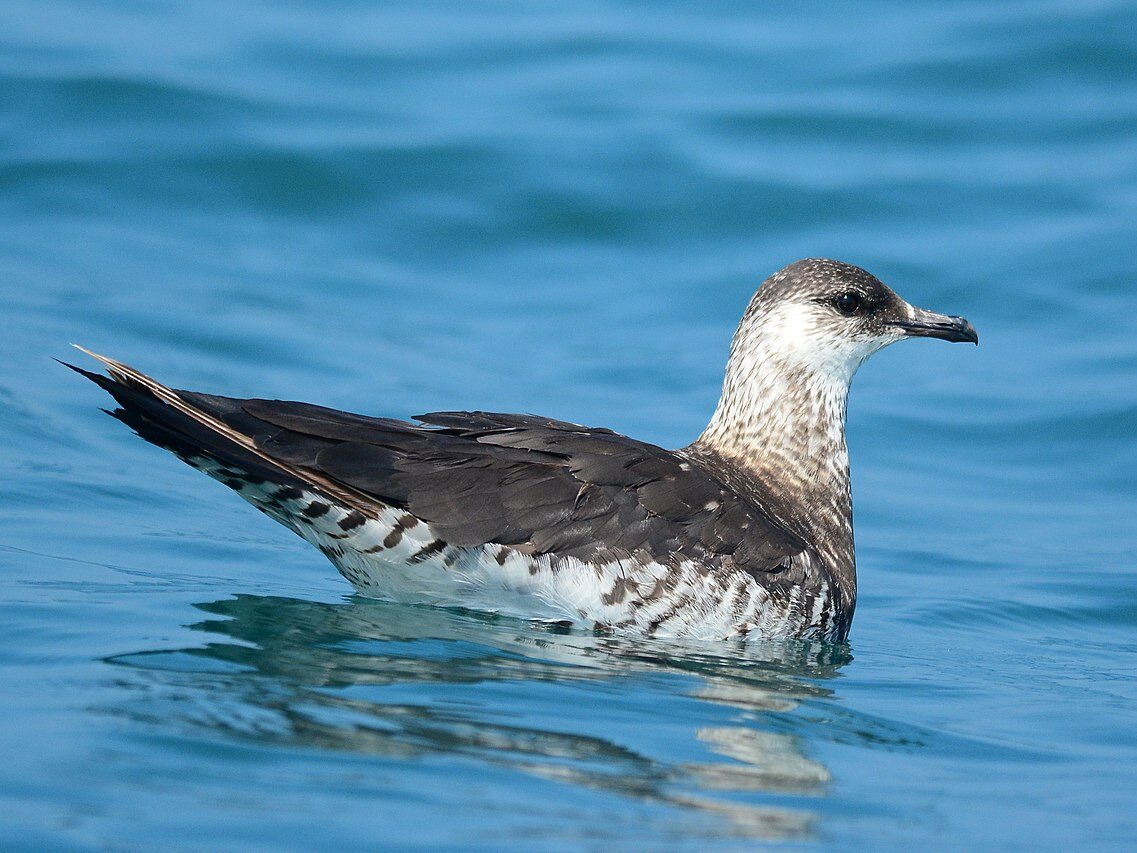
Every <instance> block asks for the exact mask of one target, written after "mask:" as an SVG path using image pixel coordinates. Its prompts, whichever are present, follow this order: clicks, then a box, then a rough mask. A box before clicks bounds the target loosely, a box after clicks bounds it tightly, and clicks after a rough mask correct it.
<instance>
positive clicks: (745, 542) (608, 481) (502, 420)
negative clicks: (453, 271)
mask: <svg viewBox="0 0 1137 853" xmlns="http://www.w3.org/2000/svg"><path fill="white" fill-rule="evenodd" d="M177 393H178V395H179V396H180V397H181V398H182V399H184V400H185V401H186V402H188V403H191V404H192V405H194V406H196V407H200V408H202V409H203V410H205V411H207V412H208V413H209V414H211V415H213V416H214V417H216V418H218V419H220V420H222V421H224V422H225V423H226V424H228V425H229V426H231V427H232V428H233V429H235V430H239V431H240V432H242V433H243V434H245V435H249V436H252V437H253V438H254V440H255V441H256V444H257V447H258V448H259V449H260V450H262V451H263V452H264V453H265V454H267V455H268V456H270V457H272V458H276V459H280V460H282V461H284V462H287V463H289V464H290V465H293V466H297V467H302V468H308V469H311V470H313V471H314V472H318V473H319V474H320V475H322V476H325V477H328V478H330V479H332V480H335V481H337V482H339V483H342V484H344V485H346V486H348V487H350V488H351V489H353V490H356V491H358V492H362V493H365V494H367V495H370V496H374V497H375V498H376V499H378V500H380V501H382V502H384V503H388V504H391V505H394V506H398V507H401V508H405V509H408V510H409V511H411V512H412V513H414V514H415V515H416V516H418V517H419V518H421V519H423V520H424V521H427V522H428V523H429V524H430V525H431V528H432V529H434V530H435V531H436V532H437V534H438V535H439V536H440V537H442V538H444V539H445V540H446V541H447V542H449V543H450V544H453V545H460V546H461V545H481V544H484V543H488V542H494V543H498V544H501V545H508V546H510V547H514V548H517V549H518V550H521V551H524V552H526V553H533V554H545V553H547V554H555V555H558V556H565V557H567V556H573V557H578V558H580V559H583V560H588V559H602V558H607V557H627V556H632V555H635V556H642V557H647V558H651V559H655V560H658V561H660V562H665V563H666V562H674V560H675V559H677V558H679V559H681V558H695V559H700V560H703V561H705V562H708V563H710V564H712V565H720V566H724V565H728V564H729V565H735V566H738V567H740V568H744V569H747V570H749V571H752V572H766V571H778V570H780V568H781V565H782V563H783V562H784V561H786V560H787V558H789V557H792V556H793V555H795V554H797V553H799V552H801V551H802V550H804V548H805V544H804V543H803V542H802V541H801V540H800V539H798V538H797V537H796V536H794V535H793V534H791V533H789V532H788V531H786V530H785V529H784V528H782V527H781V526H780V525H779V524H777V523H776V522H775V521H774V520H772V519H771V518H770V517H769V516H768V515H767V514H766V513H765V512H764V511H763V509H762V508H761V506H759V505H758V504H757V503H754V502H752V501H750V500H747V499H746V498H744V497H742V496H740V495H738V494H736V493H735V492H733V491H731V490H730V489H728V488H726V487H725V486H724V485H723V484H722V483H721V482H719V481H718V480H717V479H716V478H715V477H714V476H712V475H711V474H710V473H708V472H707V471H706V470H704V469H703V468H702V467H700V465H699V464H698V463H696V462H685V460H684V459H683V458H681V457H679V456H677V455H676V454H674V453H672V452H670V451H667V450H664V449H663V448H660V447H656V446H655V445H651V444H647V443H645V442H640V441H636V440H634V439H631V438H627V437H626V436H622V435H619V434H617V433H614V432H612V431H611V430H608V429H599V428H592V427H584V426H580V425H579V424H572V423H566V422H564V421H557V420H551V419H549V418H542V417H536V416H533V415H510V414H496V413H490V412H434V413H430V414H426V415H421V416H418V417H417V418H416V420H418V421H420V422H421V424H414V423H410V422H407V421H398V420H392V419H389V418H371V417H366V416H363V415H355V414H350V413H346V412H340V411H336V410H334V409H326V408H323V407H321V406H314V405H311V404H307V403H293V402H285V401H280V400H234V399H230V398H225V397H213V396H207V395H203V394H196V393H193V392H187V391H179V392H177Z"/></svg>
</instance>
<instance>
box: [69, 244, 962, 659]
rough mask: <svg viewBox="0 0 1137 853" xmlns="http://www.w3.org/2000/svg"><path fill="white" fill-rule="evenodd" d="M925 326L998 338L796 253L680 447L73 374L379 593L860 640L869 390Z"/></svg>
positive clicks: (121, 368)
mask: <svg viewBox="0 0 1137 853" xmlns="http://www.w3.org/2000/svg"><path fill="white" fill-rule="evenodd" d="M906 337H929V338H942V339H943V340H948V341H970V342H972V343H978V341H979V338H978V336H977V335H976V332H975V329H974V328H972V326H971V324H970V323H968V322H967V321H966V320H964V319H963V318H962V317H951V316H946V315H943V314H935V313H932V312H930V311H925V310H923V309H920V308H915V307H913V306H912V305H909V304H908V303H907V302H905V301H904V300H903V299H901V298H900V297H899V296H897V295H896V294H895V293H894V292H893V291H892V290H890V289H889V288H888V287H887V286H885V285H884V284H883V283H881V282H880V281H879V280H877V279H876V278H875V277H874V276H872V275H870V274H869V273H868V272H866V271H865V270H862V269H860V268H858V267H855V266H851V265H849V264H845V263H840V262H838V261H831V260H821V259H809V260H803V261H798V262H796V263H793V264H790V265H789V266H788V267H785V268H784V269H782V270H780V271H779V272H777V273H775V274H774V275H773V276H771V277H770V278H769V279H767V280H766V281H765V282H763V284H762V286H761V287H760V288H759V289H758V292H757V293H756V294H755V295H754V298H753V299H752V300H751V301H750V304H749V306H748V307H747V309H746V313H745V314H744V315H743V317H742V322H741V324H740V325H739V327H738V331H737V332H736V334H735V336H734V341H733V343H732V344H731V349H730V358H729V361H728V362H727V367H726V379H725V382H724V383H723V389H722V396H721V398H720V399H719V403H718V407H717V408H716V409H715V412H714V415H713V416H712V417H711V421H710V424H708V426H707V428H706V429H705V430H704V431H703V433H702V435H700V436H699V437H698V438H697V439H696V440H695V441H694V442H693V443H691V444H690V445H688V446H687V447H684V448H682V449H680V450H664V449H663V448H661V447H656V446H654V445H652V444H647V443H645V442H642V441H636V440H635V439H632V438H627V437H626V436H622V435H619V434H617V433H614V432H612V431H611V430H608V429H601V428H595V427H584V426H580V425H578V424H572V423H565V422H563V421H556V420H550V419H548V418H542V417H536V416H533V415H508V414H494V413H490V412H435V413H433V414H427V415H420V416H418V417H416V418H415V420H416V421H418V423H410V422H407V421H400V420H392V419H388V418H375V417H367V416H364V415H356V414H350V413H348V412H341V411H336V410H334V409H327V408H323V407H322V406H315V405H311V404H309V403H294V402H285V401H281V400H259V399H250V400H242V399H234V398H231V397H217V396H213V395H211V394H202V393H199V392H194V391H178V390H174V389H171V388H168V387H166V386H165V385H161V384H159V383H158V382H156V381H154V380H153V379H151V378H149V377H148V376H145V375H144V374H142V373H139V372H138V371H136V370H134V369H133V368H130V367H128V366H126V365H124V364H122V363H120V362H118V361H114V360H113V359H110V358H105V357H103V356H100V355H96V354H94V353H90V352H88V351H87V350H84V352H88V354H89V355H91V356H93V357H94V358H96V359H97V360H98V361H100V362H102V363H103V365H105V366H106V368H107V372H108V374H109V375H107V376H104V375H101V374H96V373H92V372H89V371H86V370H82V369H80V368H73V369H75V370H77V371H78V372H80V373H82V374H83V375H84V376H87V377H88V378H90V379H91V380H93V381H94V382H96V383H97V384H98V385H100V386H101V387H102V388H104V389H105V390H107V391H108V392H110V394H111V395H112V396H113V397H114V398H115V400H117V401H118V404H119V406H120V408H118V409H116V410H115V411H114V412H112V413H111V414H113V415H114V416H115V417H117V418H118V419H119V420H121V421H123V422H124V423H126V424H127V425H129V426H130V427H132V428H133V429H134V430H135V431H136V432H137V433H138V434H139V435H140V436H142V437H143V438H144V439H146V440H147V441H150V442H152V443H154V444H156V445H159V446H161V447H164V448H167V449H168V450H171V451H173V452H174V453H176V454H177V455H178V456H180V457H181V458H182V459H183V460H184V461H186V462H188V463H189V464H190V465H192V466H194V467H195V468H197V469H199V470H201V471H204V472H205V473H206V474H209V475H210V476H211V477H213V478H215V479H217V480H220V481H221V482H223V483H224V484H225V485H227V486H229V487H230V488H232V489H233V490H235V491H236V492H237V493H238V494H239V495H240V496H241V497H243V498H244V499H245V500H247V501H248V502H249V503H251V504H253V506H255V507H256V508H257V509H259V510H261V511H262V512H264V513H265V514H267V515H269V516H271V517H272V518H274V519H276V520H277V521H279V522H280V523H282V524H284V525H285V526H286V527H289V528H291V529H292V530H293V531H295V532H296V533H298V534H299V535H300V536H301V537H303V538H304V539H306V540H307V541H308V542H310V543H312V544H313V545H315V546H316V547H318V548H319V549H320V550H321V551H322V552H323V553H324V554H325V555H327V557H328V558H329V559H330V560H331V561H332V562H333V563H334V564H335V565H336V567H337V568H338V569H339V571H340V572H341V573H342V574H343V575H344V576H345V577H346V578H347V579H348V580H349V581H351V582H352V584H354V586H355V587H356V588H357V589H358V590H359V592H361V593H362V594H364V595H370V596H374V597H380V598H389V599H394V600H400V601H413V602H424V603H433V604H441V605H449V606H461V607H466V608H472V609H482V610H490V611H499V612H504V613H509V614H513V615H517V616H522V617H527V618H533V619H541V620H568V621H570V622H573V623H578V624H584V625H588V626H593V627H596V628H600V629H604V630H611V631H615V632H620V633H633V634H634V633H638V634H653V635H658V636H685V637H693V638H708V639H718V638H726V637H738V636H760V637H803V638H814V639H824V640H830V641H841V640H844V639H845V637H846V636H847V634H848V632H849V625H850V623H851V621H852V618H853V609H854V606H855V604H856V596H857V576H856V561H855V558H854V554H853V525H852V502H851V497H850V488H849V456H848V451H847V450H846V446H845V409H846V401H847V399H848V392H849V383H850V381H851V380H852V378H853V374H854V373H856V371H857V368H859V367H860V366H861V364H863V363H864V361H865V359H867V358H868V357H869V356H870V355H872V354H873V353H874V352H876V351H877V350H879V349H881V348H882V347H885V346H887V345H888V344H891V343H894V342H895V341H898V340H901V339H902V338H906ZM68 366H71V365H68Z"/></svg>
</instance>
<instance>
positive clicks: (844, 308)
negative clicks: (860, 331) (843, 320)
mask: <svg viewBox="0 0 1137 853" xmlns="http://www.w3.org/2000/svg"><path fill="white" fill-rule="evenodd" d="M833 304H834V305H835V306H836V307H837V311H838V312H839V313H841V314H843V315H845V316H846V317H852V316H853V315H854V314H856V313H857V312H858V311H860V310H861V297H860V296H858V295H857V294H855V293H853V292H852V291H849V290H846V291H845V292H844V293H841V294H838V296H837V298H836V299H835V300H833Z"/></svg>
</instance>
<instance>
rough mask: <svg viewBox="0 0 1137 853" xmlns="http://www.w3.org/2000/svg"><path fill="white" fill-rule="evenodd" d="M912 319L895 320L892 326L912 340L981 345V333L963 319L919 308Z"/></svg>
mask: <svg viewBox="0 0 1137 853" xmlns="http://www.w3.org/2000/svg"><path fill="white" fill-rule="evenodd" d="M913 314H914V316H913V317H912V319H910V320H909V319H905V320H895V321H893V323H892V325H893V326H897V327H899V328H901V329H903V330H904V334H905V335H907V336H908V337H910V338H939V339H940V340H943V341H951V342H952V343H970V344H975V345H976V346H978V345H979V333H978V332H976V331H975V327H974V326H972V325H971V324H970V323H969V322H967V320H966V319H964V318H963V317H954V316H951V315H949V314H935V313H933V312H931V311H924V310H922V309H920V308H917V309H916V310H915V311H914V312H913Z"/></svg>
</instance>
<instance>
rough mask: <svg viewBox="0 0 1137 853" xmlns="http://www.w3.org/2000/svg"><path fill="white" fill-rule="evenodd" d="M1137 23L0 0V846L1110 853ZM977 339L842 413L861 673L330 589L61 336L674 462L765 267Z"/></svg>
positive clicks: (1020, 11) (1114, 826) (1096, 10)
mask: <svg viewBox="0 0 1137 853" xmlns="http://www.w3.org/2000/svg"><path fill="white" fill-rule="evenodd" d="M1135 69H1137V4H1134V3H1133V2H1069V0H1063V2H1007V3H989V2H977V1H976V0H969V1H968V2H946V3H908V2H881V0H872V2H866V3H859V4H849V3H838V2H822V3H816V4H809V5H807V6H802V5H801V4H797V3H784V2H773V3H762V4H754V3H742V2H715V3H709V4H685V3H672V2H661V3H654V4H640V3H631V2H583V0H568V1H567V2H560V3H555V4H552V3H550V4H536V3H520V2H475V3H469V2H446V1H445V0H439V2H430V3H421V2H388V3H364V2H346V0H331V2H329V0H320V2H315V0H310V2H297V0H274V2H248V3H240V4H231V3H223V2H211V0H190V2H186V0H179V2H167V1H166V0H101V2H99V3H91V2H59V0H34V2H33V0H2V2H0V216H2V220H0V223H2V227H0V323H2V325H0V328H2V330H3V334H2V335H0V356H2V360H3V369H2V371H0V625H2V626H3V627H2V629H0V756H2V761H0V846H2V847H3V848H4V849H13V850H43V849H113V850H146V849H155V848H165V849H195V850H207V849H217V848H226V847H227V848H232V847H249V848H259V849H287V848H291V849H316V848H341V849H344V848H361V847H371V846H380V845H382V846H386V847H402V846H412V845H437V846H444V847H456V846H463V845H473V846H478V847H502V846H512V847H516V848H533V847H551V848H561V847H565V848H567V847H578V846H585V847H591V848H601V847H609V846H611V845H629V844H632V845H638V846H641V847H645V848H660V847H669V846H676V847H688V848H691V849H696V848H701V847H704V846H705V845H707V844H708V843H715V844H717V845H720V846H725V847H728V848H745V847H750V846H752V845H753V844H755V843H757V842H779V843H784V844H787V845H789V846H790V847H791V848H795V849H796V848H799V847H805V848H812V847H824V848H861V849H863V848H866V847H872V848H875V849H898V850H899V849H909V848H911V847H914V846H931V847H952V848H956V849H960V848H969V847H970V848H973V847H985V848H992V847H1001V848H1019V849H1025V848H1031V849H1068V848H1070V847H1072V846H1078V847H1082V848H1087V847H1088V848H1097V849H1103V848H1115V847H1123V846H1128V845H1130V844H1132V843H1133V839H1134V836H1135V835H1137V808H1135V806H1137V572H1135V569H1137V442H1135V437H1137V272H1135V264H1134V256H1135V248H1137V238H1135V222H1137V71H1135ZM818 255H820V256H829V257H836V258H840V259H844V260H848V261H851V262H854V263H857V264H860V265H862V266H865V267H867V268H868V269H870V270H872V271H873V272H875V273H876V274H878V275H879V276H880V277H881V278H883V279H884V280H885V281H886V282H888V283H890V284H891V285H893V286H894V287H895V288H896V289H897V290H898V291H899V292H900V293H901V294H902V295H904V296H905V297H906V298H908V299H909V300H911V301H912V302H914V303H916V304H919V305H923V306H925V307H929V308H933V309H937V310H942V311H947V312H949V313H958V314H963V315H966V316H967V317H968V318H969V319H971V320H972V321H973V322H974V324H975V326H976V327H977V328H978V329H979V332H980V334H981V336H982V345H981V346H980V347H979V349H977V350H976V349H974V348H971V347H964V346H948V345H946V344H943V343H940V342H925V341H921V342H914V343H908V344H904V345H901V346H897V347H893V348H892V349H890V350H889V351H887V352H885V353H883V354H881V355H879V356H877V357H876V358H875V359H874V360H873V361H872V362H870V363H869V364H868V365H867V366H866V367H865V368H864V369H863V370H862V372H861V374H860V375H859V376H858V377H857V380H856V382H855V383H854V388H853V395H852V399H851V404H850V410H849V443H850V448H851V453H852V457H853V475H854V498H855V504H856V521H857V539H858V554H859V563H860V590H861V591H860V600H859V603H858V607H857V616H856V621H855V623H854V626H853V632H852V635H851V638H850V643H849V644H848V646H824V645H820V644H804V643H788V644H787V643H783V644H764V643H751V644H750V645H749V646H746V647H740V646H737V645H731V644H725V643H723V644H713V643H711V644H708V643H687V644H684V643H674V642H664V641H635V640H626V639H618V638H612V637H603V636H593V635H591V634H587V633H582V632H570V633H557V632H555V631H551V630H548V629H543V628H539V627H535V626H531V625H528V624H526V623H522V622H515V621H510V620H506V619H502V618H496V619H495V618H493V617H490V616H479V615H476V614H471V613H465V612H461V611H447V610H438V609H426V608H415V607H404V606H396V605H392V604H385V603H381V602H375V601H368V600H365V599H362V598H358V597H354V596H352V595H351V594H350V593H351V590H350V587H349V586H348V584H347V583H346V581H344V580H343V579H341V578H340V577H339V576H338V575H337V574H336V573H335V571H334V569H333V568H332V567H331V565H330V564H329V563H327V562H326V561H325V560H324V559H323V558H322V557H321V555H320V554H319V553H317V552H315V551H314V550H312V549H310V548H309V547H308V546H306V545H305V544H304V543H302V542H301V541H300V540H299V539H297V538H295V537H294V536H292V535H291V534H290V533H288V532H287V531H286V530H284V529H283V528H281V527H278V526H276V525H274V524H273V523H272V522H270V521H269V520H267V519H265V518H263V517H261V516H259V515H257V514H256V513H255V512H254V511H253V510H252V509H251V508H249V507H247V506H246V505H245V504H243V503H242V502H241V501H240V500H239V499H238V498H236V497H235V496H234V495H232V494H231V493H229V492H227V491H226V490H225V489H223V488H222V487H220V486H219V485H218V484H216V483H214V482H212V481H210V480H208V479H207V478H205V477H202V476H201V475H200V474H198V473H196V472H194V471H192V470H190V469H189V468H187V467H186V466H183V465H181V464H180V463H179V462H177V460H175V459H173V458H172V457H170V456H168V455H167V454H164V453H162V452H160V451H158V450H156V449H154V448H152V447H149V446H148V445H146V444H144V443H143V442H141V441H139V440H138V439H137V438H135V437H134V436H132V435H131V434H130V432H129V431H128V430H126V429H124V428H123V427H122V426H121V425H118V424H116V423H114V422H113V421H111V420H110V419H109V418H107V417H105V416H104V415H103V414H101V413H100V412H99V411H98V407H100V406H105V405H108V402H109V401H108V400H107V399H106V398H105V396H104V395H102V394H101V393H100V392H99V391H98V390H97V389H96V388H95V387H94V386H92V385H90V384H89V383H86V382H84V381H83V380H81V379H80V378H79V377H77V376H75V375H74V374H72V373H71V372H70V371H67V370H65V369H64V368H62V367H60V366H59V365H57V364H56V363H55V362H53V361H52V360H51V359H52V358H53V357H54V358H64V359H71V360H75V359H78V360H80V361H81V360H82V358H83V357H82V355H81V354H79V353H76V352H75V351H73V350H71V349H70V348H69V347H68V344H69V343H71V342H76V343H81V344H83V345H86V346H88V347H91V348H93V349H95V350H97V351H100V352H106V353H109V354H111V355H114V356H116V357H118V358H121V359H123V360H126V361H128V362H130V363H132V364H134V365H136V366H138V367H139V368H141V369H144V370H146V371H147V372H149V373H152V374H153V375H155V376H157V377H160V378H161V379H163V380H164V381H167V382H169V383H170V384H172V385H175V386H176V387H188V388H194V389H200V390H206V391H213V392H217V393H225V394H231V395H240V396H267V397H282V398H288V399H304V400H310V401H314V402H319V403H323V404H326V405H331V406H336V407H341V408H347V409H352V410H356V411H363V412H367V413H373V414H386V415H395V416H401V417H406V416H410V415H413V414H416V413H419V412H423V411H431V410H437V409H452V408H484V409H491V410H499V411H532V412H537V413H541V414H546V415H550V416H554V417H559V418H564V419H568V420H572V421H579V422H585V423H589V424H596V425H605V426H610V427H613V428H615V429H617V430H619V431H622V432H626V433H630V434H632V435H635V436H637V437H641V438H645V439H649V440H652V441H654V442H657V443H660V444H663V445H664V446H670V447H675V446H680V445H683V444H685V443H687V442H688V441H689V440H690V439H691V438H693V437H694V436H695V435H696V434H697V433H698V432H699V431H700V429H701V427H702V426H703V424H704V423H705V421H706V419H707V417H708V415H709V414H710V411H711V409H712V407H713V405H714V402H715V399H716V397H717V393H718V384H719V382H720V380H721V374H722V367H723V364H724V361H725V357H726V352H727V346H728V343H729V339H730V336H731V334H732V332H733V330H734V326H735V324H736V322H737V320H738V317H739V316H740V314H741V311H742V309H743V307H744V305H745V304H746V301H747V300H748V298H749V297H750V295H751V293H752V292H753V290H754V288H755V287H756V285H757V284H758V283H759V282H760V281H761V279H762V278H764V277H765V276H766V275H768V274H770V273H771V272H773V271H774V270H776V269H777V268H779V267H781V266H782V265H784V264H785V263H788V262H789V261H791V260H794V259H796V258H799V257H805V256H818Z"/></svg>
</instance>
